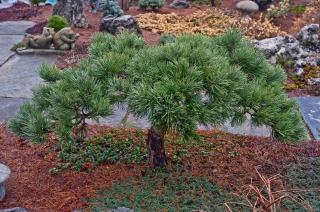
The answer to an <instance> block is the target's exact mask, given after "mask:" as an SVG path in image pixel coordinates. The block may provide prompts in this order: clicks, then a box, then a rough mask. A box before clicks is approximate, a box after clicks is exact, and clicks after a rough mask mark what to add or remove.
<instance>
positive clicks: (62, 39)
mask: <svg viewBox="0 0 320 212" xmlns="http://www.w3.org/2000/svg"><path fill="white" fill-rule="evenodd" d="M78 37H79V34H76V33H74V32H73V31H72V29H71V28H70V27H65V28H63V29H61V30H60V31H58V32H57V33H55V35H54V36H53V46H54V48H55V49H56V50H63V51H66V50H71V49H73V48H74V46H75V42H76V40H77V39H78Z"/></svg>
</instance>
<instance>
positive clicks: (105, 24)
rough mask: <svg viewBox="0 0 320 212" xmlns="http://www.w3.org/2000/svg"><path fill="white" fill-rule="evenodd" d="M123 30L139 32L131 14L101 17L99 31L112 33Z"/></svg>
mask: <svg viewBox="0 0 320 212" xmlns="http://www.w3.org/2000/svg"><path fill="white" fill-rule="evenodd" d="M123 30H128V31H129V32H133V33H137V34H141V33H142V32H141V29H140V27H139V25H138V22H137V21H136V20H135V19H134V18H133V17H132V16H131V15H123V16H120V17H114V16H106V17H104V18H102V20H101V24H100V31H105V32H109V33H111V34H113V35H116V34H119V33H121V32H122V31H123Z"/></svg>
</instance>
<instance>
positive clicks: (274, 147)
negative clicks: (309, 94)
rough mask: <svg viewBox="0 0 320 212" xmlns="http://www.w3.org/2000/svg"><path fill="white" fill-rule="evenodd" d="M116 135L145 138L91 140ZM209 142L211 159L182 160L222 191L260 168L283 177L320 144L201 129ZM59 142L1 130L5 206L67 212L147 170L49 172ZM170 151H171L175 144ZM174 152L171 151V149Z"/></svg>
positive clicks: (319, 150) (194, 155)
mask: <svg viewBox="0 0 320 212" xmlns="http://www.w3.org/2000/svg"><path fill="white" fill-rule="evenodd" d="M105 133H108V134H110V133H111V134H113V135H114V136H115V137H116V138H118V139H125V138H130V139H133V140H136V139H141V137H139V138H138V137H137V135H141V133H136V130H134V129H115V128H107V127H98V126H92V127H91V128H90V130H89V137H92V136H94V135H98V134H105ZM199 134H200V135H201V136H202V137H203V138H204V139H205V141H207V142H212V143H216V144H217V146H216V147H215V148H214V149H212V150H211V151H210V152H209V156H208V157H204V156H201V155H199V150H198V149H197V147H196V145H194V147H192V149H190V155H191V156H190V157H188V158H182V160H181V164H182V165H183V167H184V169H185V171H187V172H189V173H192V174H193V175H194V176H204V177H206V178H207V179H209V180H210V181H212V182H215V183H217V184H218V185H220V186H222V187H223V188H226V189H228V188H231V187H232V188H238V187H240V186H243V185H245V184H249V183H250V182H251V180H253V181H255V180H257V179H256V177H255V176H256V174H255V171H254V168H255V167H258V169H259V171H260V172H261V173H262V174H264V175H266V176H271V175H274V174H278V173H281V174H283V173H284V172H285V171H286V167H287V165H288V164H289V163H292V162H295V161H297V160H298V159H299V157H319V156H320V143H316V142H314V143H312V142H308V143H300V144H297V145H289V144H280V143H277V142H274V141H272V140H270V139H267V138H260V137H245V136H235V135H231V134H228V133H223V132H220V131H199ZM54 143H55V140H54V138H53V137H50V139H49V141H48V142H46V143H45V144H41V145H31V144H29V143H27V142H25V141H23V140H19V139H17V138H15V137H13V136H12V135H11V134H10V133H8V131H7V129H6V127H5V126H2V127H1V128H0V161H1V162H3V163H5V164H7V165H8V166H9V167H10V168H11V170H12V175H11V177H10V178H9V180H8V183H7V191H8V195H7V197H6V199H5V201H4V202H1V203H0V208H8V207H16V206H21V207H26V208H27V209H29V210H30V211H36V212H37V211H49V212H50V211H68V212H70V211H71V210H74V209H79V208H87V207H88V204H87V203H86V199H88V198H90V197H94V196H95V195H96V191H98V190H100V189H103V188H106V187H109V186H110V185H112V184H113V183H115V182H118V181H121V180H125V179H126V178H127V177H139V176H141V174H143V173H144V172H145V170H146V169H147V168H148V167H147V165H146V164H143V165H124V164H119V165H100V166H98V167H96V168H94V169H93V170H92V172H91V173H86V172H75V171H66V172H63V173H60V174H57V175H51V174H50V173H49V169H51V168H54V167H55V166H56V165H57V164H58V162H59V161H58V159H57V155H56V153H55V152H54V151H53V149H54ZM167 145H168V149H169V150H170V144H167ZM168 152H170V151H168Z"/></svg>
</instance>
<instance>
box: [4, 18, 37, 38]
mask: <svg viewBox="0 0 320 212" xmlns="http://www.w3.org/2000/svg"><path fill="white" fill-rule="evenodd" d="M34 25H35V23H34V22H32V21H4V22H0V35H25V34H26V33H25V32H26V30H27V29H28V28H30V27H33V26H34Z"/></svg>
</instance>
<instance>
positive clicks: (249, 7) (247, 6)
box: [236, 0, 259, 13]
mask: <svg viewBox="0 0 320 212" xmlns="http://www.w3.org/2000/svg"><path fill="white" fill-rule="evenodd" d="M236 8H237V9H238V10H240V11H241V12H243V13H253V12H256V11H258V10H259V5H258V4H257V3H255V2H254V1H248V0H244V1H239V2H238V3H237V4H236Z"/></svg>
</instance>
